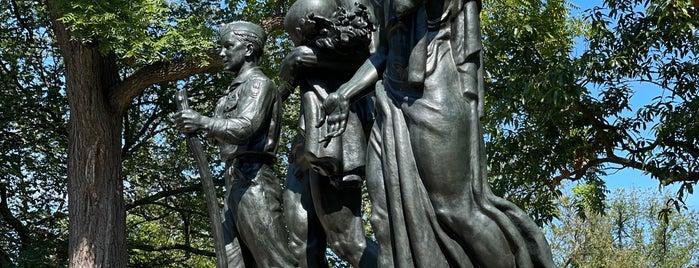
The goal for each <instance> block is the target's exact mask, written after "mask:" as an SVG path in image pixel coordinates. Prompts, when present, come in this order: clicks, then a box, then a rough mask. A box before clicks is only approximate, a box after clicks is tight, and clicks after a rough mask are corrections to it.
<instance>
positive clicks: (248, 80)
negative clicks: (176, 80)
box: [175, 21, 296, 267]
mask: <svg viewBox="0 0 699 268" xmlns="http://www.w3.org/2000/svg"><path fill="white" fill-rule="evenodd" d="M220 37H221V46H222V49H221V53H220V54H219V55H220V56H221V58H222V60H223V70H224V71H228V72H231V73H233V74H234V75H236V76H237V77H236V78H235V80H233V83H232V84H231V85H230V86H229V87H228V89H226V91H225V92H224V94H223V96H222V97H221V98H220V99H219V101H218V103H217V104H216V110H215V112H214V117H206V116H203V115H201V114H199V113H197V112H195V111H192V110H184V111H182V112H180V113H178V114H177V115H176V116H175V121H176V123H177V127H178V129H179V130H180V131H181V132H183V133H195V132H198V131H205V132H206V133H207V136H208V137H209V138H211V139H212V140H213V141H214V143H215V144H216V145H218V147H219V148H220V155H221V160H222V161H223V162H225V163H226V171H225V178H226V182H230V183H227V197H226V207H225V209H224V210H225V211H224V219H223V229H224V241H225V243H226V255H227V259H228V267H243V266H244V267H292V266H296V264H295V263H293V261H292V258H291V254H290V253H289V250H288V243H287V234H286V231H285V228H284V222H283V214H282V208H281V202H280V200H281V188H280V186H279V182H278V181H277V178H276V177H275V176H274V173H273V171H272V168H271V165H272V164H274V162H275V151H276V147H277V140H278V137H279V130H280V128H281V125H280V123H281V122H280V118H281V110H280V101H279V96H278V93H277V89H276V86H275V85H274V83H273V82H272V81H271V80H270V79H269V78H268V77H267V76H265V75H264V74H263V73H262V70H261V69H260V67H259V63H260V59H261V57H262V50H263V47H264V43H265V39H266V34H265V32H264V30H263V29H262V28H261V27H260V26H258V25H256V24H252V23H249V22H243V21H236V22H232V23H229V24H225V25H223V26H221V31H220ZM229 185H230V186H229Z"/></svg>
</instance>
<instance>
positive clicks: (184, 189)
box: [126, 183, 201, 211]
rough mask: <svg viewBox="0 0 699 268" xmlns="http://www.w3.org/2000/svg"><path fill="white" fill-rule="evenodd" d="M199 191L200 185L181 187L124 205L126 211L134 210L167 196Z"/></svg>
mask: <svg viewBox="0 0 699 268" xmlns="http://www.w3.org/2000/svg"><path fill="white" fill-rule="evenodd" d="M199 190H201V183H197V184H194V185H190V186H187V187H182V188H177V189H173V190H166V191H162V192H158V193H156V194H154V195H151V196H147V197H145V198H141V199H138V200H135V201H133V202H131V203H130V204H126V210H127V211H128V210H129V209H132V208H135V207H138V206H142V205H146V204H153V203H154V202H155V201H156V200H158V199H161V198H165V197H168V196H173V195H177V194H183V193H189V192H194V191H199Z"/></svg>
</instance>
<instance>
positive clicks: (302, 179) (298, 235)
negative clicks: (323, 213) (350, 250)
mask: <svg viewBox="0 0 699 268" xmlns="http://www.w3.org/2000/svg"><path fill="white" fill-rule="evenodd" d="M307 174H308V172H307V171H305V172H304V171H301V170H299V166H298V165H295V164H290V165H289V171H288V173H287V177H286V189H284V217H285V219H286V223H287V228H288V230H289V249H290V251H291V254H292V255H293V256H294V257H295V258H296V260H297V262H298V264H299V266H300V267H328V261H327V259H326V258H325V248H326V246H327V243H326V237H325V233H324V231H323V227H322V226H321V224H320V222H319V221H318V217H317V216H316V212H315V208H314V207H313V200H312V198H311V189H310V186H309V184H308V183H309V181H308V175H307Z"/></svg>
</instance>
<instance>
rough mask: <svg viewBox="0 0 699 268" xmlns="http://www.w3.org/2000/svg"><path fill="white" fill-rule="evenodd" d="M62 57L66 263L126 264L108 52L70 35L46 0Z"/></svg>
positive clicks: (114, 75)
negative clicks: (65, 113) (65, 125)
mask: <svg viewBox="0 0 699 268" xmlns="http://www.w3.org/2000/svg"><path fill="white" fill-rule="evenodd" d="M47 4H48V7H49V10H50V16H51V22H52V26H53V27H52V28H53V30H54V34H55V36H56V41H58V44H59V47H60V49H61V54H62V56H63V60H64V63H65V81H66V86H65V88H66V95H67V96H68V104H69V106H70V112H69V115H70V119H69V120H70V122H69V123H68V129H69V130H68V201H69V202H68V211H69V222H68V225H69V253H68V254H69V265H70V267H126V263H127V254H126V231H125V226H126V212H125V207H124V200H123V184H122V178H121V168H122V163H121V131H122V124H121V123H122V122H121V118H122V116H121V114H122V109H114V108H113V105H112V103H111V102H110V101H109V96H110V94H109V93H110V89H111V88H112V87H113V86H114V85H115V84H116V83H118V82H119V76H118V69H117V64H116V61H115V59H114V57H113V56H106V55H103V54H101V53H100V52H99V50H98V49H97V46H96V45H95V44H91V43H89V42H88V43H81V42H78V41H75V40H73V41H71V33H70V32H69V31H68V30H67V29H66V27H65V25H63V23H61V22H60V21H59V20H58V18H59V17H60V12H58V8H57V7H56V6H54V4H55V3H53V2H52V1H47Z"/></svg>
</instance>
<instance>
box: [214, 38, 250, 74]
mask: <svg viewBox="0 0 699 268" xmlns="http://www.w3.org/2000/svg"><path fill="white" fill-rule="evenodd" d="M246 53H249V51H247V48H246V45H245V43H243V42H241V41H240V40H239V39H238V37H237V36H235V35H234V34H233V33H232V32H231V33H226V34H225V36H223V38H222V40H221V52H220V53H219V54H218V55H219V56H221V59H222V60H223V70H224V71H229V72H234V73H237V72H238V71H240V68H241V67H242V66H243V63H245V56H246V55H247V54H246Z"/></svg>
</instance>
